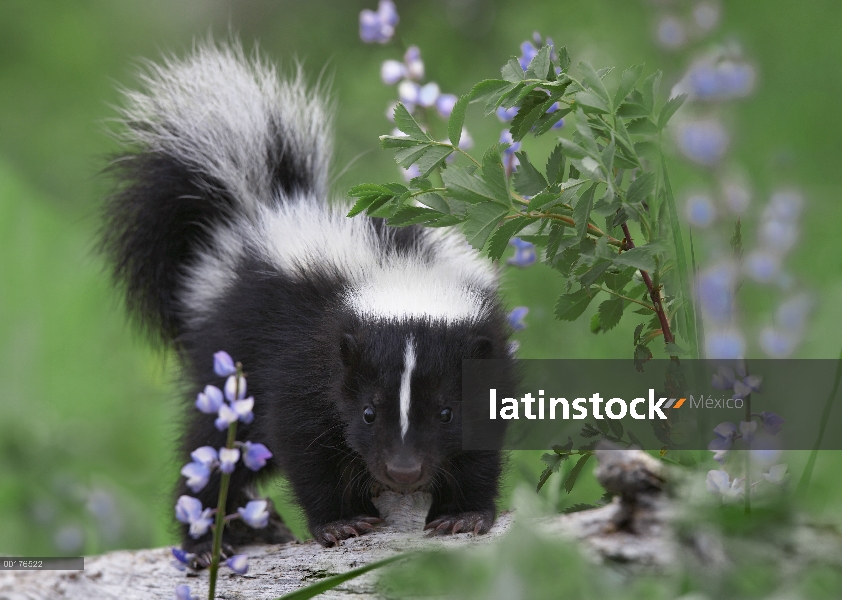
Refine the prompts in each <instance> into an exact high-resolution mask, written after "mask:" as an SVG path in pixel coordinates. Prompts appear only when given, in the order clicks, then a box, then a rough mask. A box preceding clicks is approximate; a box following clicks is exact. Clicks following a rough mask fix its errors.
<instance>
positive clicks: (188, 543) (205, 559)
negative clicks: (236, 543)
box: [182, 539, 235, 571]
mask: <svg viewBox="0 0 842 600" xmlns="http://www.w3.org/2000/svg"><path fill="white" fill-rule="evenodd" d="M182 548H183V549H184V551H185V552H187V553H188V554H189V555H190V560H189V562H188V563H187V566H188V567H190V568H191V569H196V570H197V571H198V570H200V569H207V568H208V567H209V566H210V564H211V559H212V557H213V540H212V539H208V540H205V541H202V542H196V541H193V540H184V543H183V544H182ZM234 554H235V552H234V548H233V547H232V546H231V544H228V543H226V542H222V547H221V548H220V552H219V562H220V563H223V562H225V560H226V559H228V558H231V557H232V556H234Z"/></svg>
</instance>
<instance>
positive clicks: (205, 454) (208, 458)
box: [190, 446, 219, 467]
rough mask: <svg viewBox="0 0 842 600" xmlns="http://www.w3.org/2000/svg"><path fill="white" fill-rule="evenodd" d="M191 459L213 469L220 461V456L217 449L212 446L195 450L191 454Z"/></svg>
mask: <svg viewBox="0 0 842 600" xmlns="http://www.w3.org/2000/svg"><path fill="white" fill-rule="evenodd" d="M190 458H192V459H193V462H197V463H199V464H202V465H205V466H207V467H212V466H213V465H214V464H215V463H216V461H217V460H218V459H219V455H218V454H217V452H216V449H215V448H212V447H211V446H202V447H201V448H196V449H195V450H193V452H191V453H190Z"/></svg>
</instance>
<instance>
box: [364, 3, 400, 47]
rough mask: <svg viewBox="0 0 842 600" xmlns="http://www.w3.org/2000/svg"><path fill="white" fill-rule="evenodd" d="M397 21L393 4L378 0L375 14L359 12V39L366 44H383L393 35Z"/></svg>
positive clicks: (366, 11)
mask: <svg viewBox="0 0 842 600" xmlns="http://www.w3.org/2000/svg"><path fill="white" fill-rule="evenodd" d="M398 21H399V17H398V11H397V9H396V8H395V3H394V2H392V0H380V2H379V4H378V5H377V12H375V11H373V10H369V9H364V10H362V11H361V12H360V39H361V40H362V41H363V42H365V43H367V44H371V43H374V42H377V43H380V44H385V43H386V42H388V41H389V40H391V39H392V36H393V35H394V34H395V26H396V25H397V24H398Z"/></svg>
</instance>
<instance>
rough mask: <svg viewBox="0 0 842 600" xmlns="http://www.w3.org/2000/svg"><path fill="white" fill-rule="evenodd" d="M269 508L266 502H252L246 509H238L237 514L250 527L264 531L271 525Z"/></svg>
mask: <svg viewBox="0 0 842 600" xmlns="http://www.w3.org/2000/svg"><path fill="white" fill-rule="evenodd" d="M268 506H269V503H268V502H267V501H266V500H252V501H251V502H249V503H248V504H246V506H245V508H238V509H237V513H239V515H240V518H241V519H242V520H243V521H244V522H245V524H246V525H248V526H249V527H253V528H255V529H263V528H264V527H266V525H267V523H269V511H268Z"/></svg>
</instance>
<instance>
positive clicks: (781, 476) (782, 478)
mask: <svg viewBox="0 0 842 600" xmlns="http://www.w3.org/2000/svg"><path fill="white" fill-rule="evenodd" d="M786 471H787V466H786V465H783V464H782V465H775V466H773V467H772V468H770V469H769V472H768V473H763V479H765V480H766V481H768V482H769V483H771V484H773V485H779V486H782V485H785V484H786V483H787V482H788V481H789V473H787V472H786Z"/></svg>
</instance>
